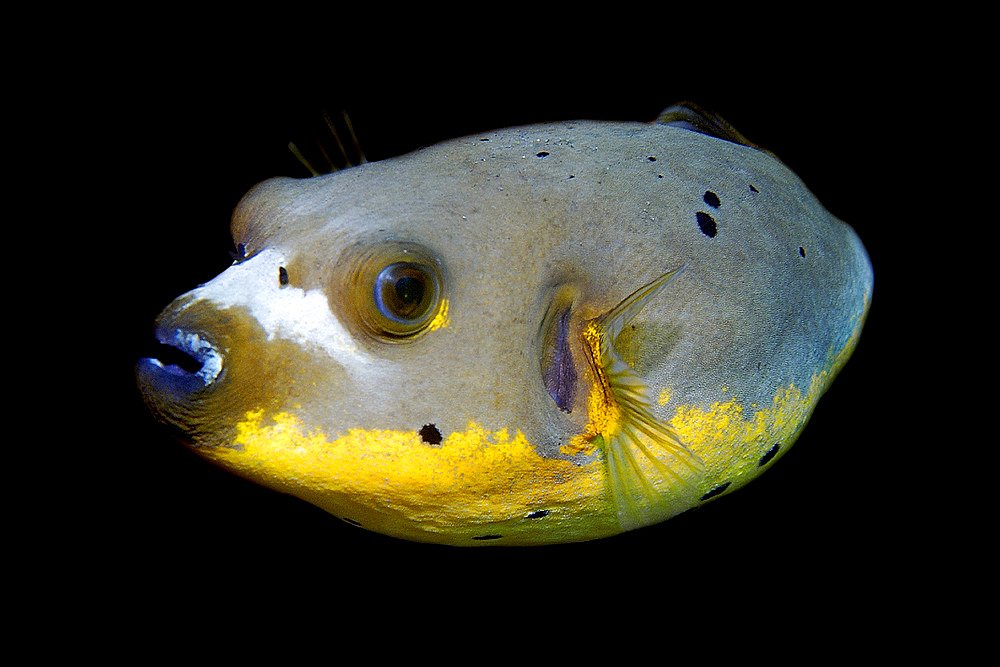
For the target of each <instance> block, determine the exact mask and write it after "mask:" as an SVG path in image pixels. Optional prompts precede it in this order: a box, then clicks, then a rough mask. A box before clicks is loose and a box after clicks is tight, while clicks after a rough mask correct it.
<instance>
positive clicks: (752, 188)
mask: <svg viewBox="0 0 1000 667" xmlns="http://www.w3.org/2000/svg"><path fill="white" fill-rule="evenodd" d="M750 192H760V190H758V189H757V188H755V187H754V186H752V185H751V186H750Z"/></svg>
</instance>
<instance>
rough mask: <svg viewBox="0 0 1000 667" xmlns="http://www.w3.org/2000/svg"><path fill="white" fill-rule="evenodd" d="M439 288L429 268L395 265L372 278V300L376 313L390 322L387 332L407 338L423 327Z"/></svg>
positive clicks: (415, 265) (407, 263)
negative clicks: (373, 280) (373, 281)
mask: <svg viewBox="0 0 1000 667" xmlns="http://www.w3.org/2000/svg"><path fill="white" fill-rule="evenodd" d="M439 292H440V288H439V285H438V280H437V277H436V276H435V275H434V272H433V270H431V268H430V267H429V266H425V265H423V264H418V263H415V262H395V263H393V264H390V265H389V266H387V267H385V268H384V269H382V270H381V271H380V272H379V274H378V276H377V277H376V278H375V285H374V290H373V297H374V299H375V307H376V308H377V309H378V312H379V314H381V315H382V317H384V318H385V320H386V323H391V324H390V326H389V327H388V328H387V329H388V330H387V333H390V334H393V335H407V334H408V333H414V332H415V330H419V329H420V328H422V325H424V324H425V320H427V317H428V314H433V313H434V310H435V306H436V304H437V301H438V293H439Z"/></svg>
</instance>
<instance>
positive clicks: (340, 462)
mask: <svg viewBox="0 0 1000 667" xmlns="http://www.w3.org/2000/svg"><path fill="white" fill-rule="evenodd" d="M232 234H233V239H234V243H235V245H236V247H237V249H238V253H237V255H238V256H237V257H236V259H235V262H234V263H233V265H232V266H231V267H229V268H228V269H226V270H225V271H224V272H223V273H221V274H220V275H219V276H218V277H216V278H215V279H213V280H211V281H210V282H208V283H206V284H204V285H201V286H200V287H197V288H196V289H194V290H192V291H190V292H188V293H187V294H184V295H182V296H181V297H179V298H178V299H177V300H176V301H174V302H173V303H172V304H170V305H169V306H168V307H167V308H166V310H165V311H164V312H163V313H162V314H161V315H160V316H159V318H158V321H157V325H156V335H157V338H158V340H159V341H160V343H162V344H163V345H166V346H170V347H172V348H175V350H177V351H179V352H175V354H183V355H186V356H187V357H189V359H188V360H187V361H185V362H183V363H170V362H169V361H167V360H166V359H168V358H169V357H168V355H161V356H162V357H163V360H161V359H157V358H149V359H142V360H140V361H139V363H138V366H137V370H136V373H137V379H138V384H139V387H140V389H141V391H142V394H143V396H144V398H145V401H146V403H147V404H148V405H149V407H150V409H151V410H152V412H153V414H154V416H155V417H156V419H158V420H159V421H161V422H163V423H164V424H166V425H167V426H168V427H169V428H171V429H172V430H173V431H174V432H175V434H176V435H177V437H178V438H179V439H181V440H182V441H183V442H185V443H186V444H187V445H188V446H190V447H191V448H192V449H194V451H196V452H197V453H198V454H200V455H201V456H203V457H205V458H206V459H209V460H210V461H213V462H214V463H216V464H218V465H220V466H222V467H224V468H226V469H228V470H230V471H232V472H234V473H236V474H238V475H241V476H243V477H245V478H247V479H250V480H253V481H255V482H258V483H260V484H263V485H265V486H267V487H270V488H272V489H275V490H277V491H281V492H284V493H290V494H292V495H295V496H298V497H300V498H302V499H304V500H307V501H309V502H311V503H314V504H315V505H318V506H319V507H322V508H323V509H325V510H327V511H329V512H331V513H332V514H334V515H335V516H337V517H339V518H341V519H343V520H344V521H347V522H349V523H351V524H355V525H359V526H362V527H364V528H368V529H370V530H374V531H378V532H381V533H385V534H389V535H394V536H398V537H401V538H406V539H411V540H419V541H426V542H440V543H447V544H455V545H483V544H491V545H528V544H545V543H555V542H570V541H580V540H588V539H593V538H599V537H603V536H608V535H613V534H616V533H619V532H622V531H625V530H631V529H634V528H638V527H641V526H645V525H649V524H652V523H656V522H660V521H663V520H665V519H668V518H670V517H672V516H675V515H677V514H679V513H681V512H683V511H685V510H688V509H690V508H692V507H696V506H698V505H701V504H703V503H705V502H708V501H710V500H712V499H715V498H719V497H720V496H722V495H725V494H729V493H731V492H733V491H734V490H736V489H738V488H740V487H742V486H743V485H745V484H746V483H748V482H749V481H750V480H752V479H754V478H756V477H757V476H758V475H760V474H761V473H762V472H763V471H764V470H766V469H767V468H768V467H769V466H770V465H772V464H773V463H774V462H775V461H776V460H777V459H778V458H779V457H780V456H781V455H782V454H783V453H784V452H786V451H788V448H789V447H790V446H791V445H792V443H793V442H794V441H795V440H796V438H797V436H798V434H799V432H800V431H801V430H802V427H803V426H804V425H805V423H806V421H807V420H808V419H809V416H810V414H811V413H812V411H813V409H814V408H815V406H816V403H817V401H818V400H819V398H820V396H821V395H822V394H823V392H824V391H825V389H826V388H827V387H828V386H829V384H830V382H831V381H832V380H833V378H834V376H835V375H836V374H837V372H838V370H839V369H840V368H841V367H842V365H843V364H844V363H845V362H846V361H847V358H848V357H849V356H850V354H851V352H852V350H853V349H854V347H855V345H856V343H857V341H858V337H859V335H860V332H861V328H862V325H863V323H864V319H865V315H866V313H867V310H868V306H869V303H870V300H871V295H872V284H873V283H872V280H873V277H872V268H871V264H870V262H869V260H868V257H867V255H866V253H865V249H864V247H863V246H862V244H861V242H860V241H859V239H858V237H857V236H856V235H855V233H854V232H853V230H852V229H851V228H850V227H849V226H848V225H846V224H845V223H843V222H841V221H840V220H838V219H836V218H834V217H833V216H832V215H830V214H829V213H828V212H827V211H826V210H824V209H823V207H822V206H821V205H820V203H819V202H818V201H817V200H816V198H815V197H814V196H813V195H812V194H811V193H810V192H809V191H808V190H807V189H806V187H805V186H804V185H803V183H802V182H801V181H800V180H799V179H798V178H797V177H796V176H795V175H794V174H793V173H792V172H791V171H789V170H788V169H787V168H786V167H785V166H784V165H783V164H782V163H781V162H780V161H779V160H778V159H777V158H776V157H774V156H773V155H772V154H770V153H768V152H766V151H764V150H762V149H760V148H758V147H756V146H754V145H752V144H750V143H749V142H748V141H746V140H745V139H744V138H743V137H742V135H740V134H739V133H738V132H736V131H735V130H734V129H733V128H732V127H731V126H729V125H728V124H727V123H725V121H723V120H721V119H719V118H718V117H716V116H713V115H711V114H709V113H706V112H704V111H702V110H700V109H698V108H697V107H695V106H693V105H688V104H683V105H678V106H675V107H671V108H670V109H667V110H666V111H664V112H663V114H661V116H660V117H659V118H658V119H657V121H655V122H652V123H611V122H593V121H575V122H566V123H551V124H544V125H534V126H525V127H516V128H510V129H503V130H497V131H495V132H490V133H486V134H480V135H475V136H470V137H465V138H460V139H455V140H452V141H448V142H445V143H442V144H440V145H436V146H432V147H428V148H424V149H421V150H418V151H416V152H413V153H411V154H408V155H404V156H402V157H397V158H393V159H389V160H383V161H379V162H370V163H364V164H361V165H358V166H355V167H351V168H349V169H345V170H341V171H338V172H335V173H332V174H328V175H323V176H317V177H313V178H308V179H298V180H297V179H289V178H276V179H272V180H268V181H266V182H264V183H261V184H259V185H257V186H256V187H254V188H253V189H252V190H251V191H250V192H249V193H248V194H247V195H246V196H245V197H244V198H243V200H242V201H241V202H240V204H239V206H238V207H237V209H236V211H235V213H234V215H233V219H232Z"/></svg>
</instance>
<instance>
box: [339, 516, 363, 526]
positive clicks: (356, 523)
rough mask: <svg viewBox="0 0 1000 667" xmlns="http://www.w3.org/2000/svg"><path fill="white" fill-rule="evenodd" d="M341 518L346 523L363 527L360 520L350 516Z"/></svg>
mask: <svg viewBox="0 0 1000 667" xmlns="http://www.w3.org/2000/svg"><path fill="white" fill-rule="evenodd" d="M340 520H341V521H343V522H344V523H349V524H351V525H352V526H357V527H358V528H360V527H361V522H360V521H355V520H354V519H348V518H345V517H340Z"/></svg>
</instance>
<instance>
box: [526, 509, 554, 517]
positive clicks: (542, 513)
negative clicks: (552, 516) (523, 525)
mask: <svg viewBox="0 0 1000 667" xmlns="http://www.w3.org/2000/svg"><path fill="white" fill-rule="evenodd" d="M548 515H549V510H538V511H537V512H532V513H531V514H529V515H528V516H527V517H525V518H527V519H541V518H542V517H543V516H548Z"/></svg>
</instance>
